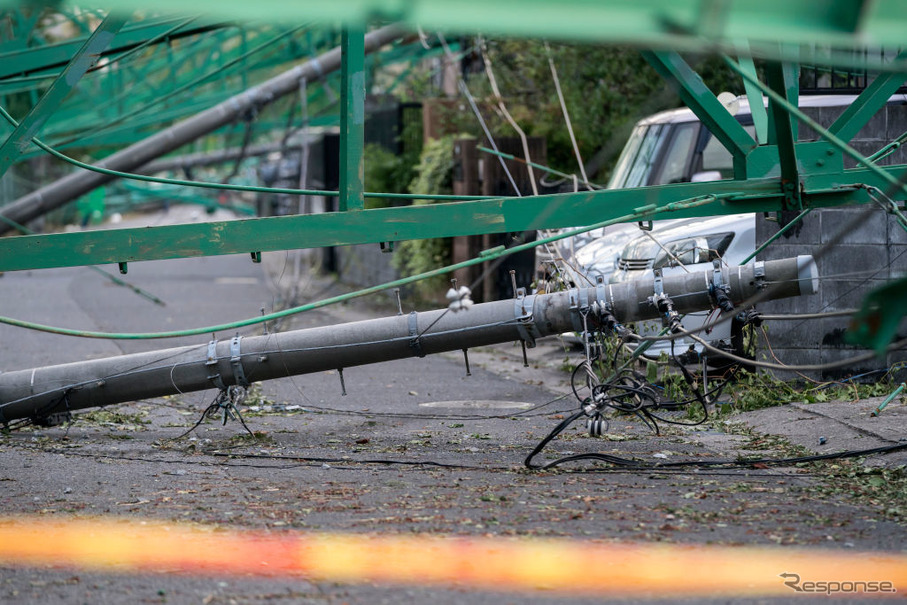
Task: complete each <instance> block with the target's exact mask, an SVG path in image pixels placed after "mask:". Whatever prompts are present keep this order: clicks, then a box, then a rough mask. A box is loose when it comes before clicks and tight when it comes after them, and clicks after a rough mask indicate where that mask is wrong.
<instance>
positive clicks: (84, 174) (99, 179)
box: [0, 25, 404, 234]
mask: <svg viewBox="0 0 907 605" xmlns="http://www.w3.org/2000/svg"><path fill="white" fill-rule="evenodd" d="M403 35H404V31H403V30H402V29H401V28H400V27H398V26H396V25H388V26H385V27H382V28H381V29H377V30H375V31H373V32H371V33H370V34H368V35H366V36H365V52H366V53H370V52H373V51H375V50H377V49H379V48H380V47H382V46H384V45H385V44H388V43H389V42H392V41H394V40H395V39H397V38H400V37H401V36H403ZM338 69H340V47H339V46H338V47H336V48H333V49H331V50H329V51H328V52H326V53H324V54H322V55H320V56H318V57H316V58H314V59H311V60H309V61H306V62H305V63H302V64H300V65H297V66H296V67H294V68H293V69H291V70H289V71H285V72H283V73H282V74H280V75H278V76H275V77H273V78H271V79H270V80H267V81H266V82H264V83H262V84H259V85H258V86H255V87H253V88H250V89H249V90H246V91H244V92H241V93H240V94H238V95H234V96H232V97H230V98H229V99H227V100H226V101H223V102H222V103H218V104H217V105H215V106H214V107H212V108H210V109H206V110H205V111H203V112H201V113H198V114H196V115H194V116H192V117H190V118H186V119H185V120H183V121H182V122H179V123H177V124H174V125H173V126H171V127H169V128H166V129H164V130H162V131H160V132H158V133H157V134H154V135H151V136H150V137H148V138H147V139H144V140H141V141H139V142H138V143H135V144H133V145H130V146H129V147H127V148H125V149H123V150H122V151H118V152H117V153H115V154H113V155H111V156H110V157H108V158H106V159H104V160H102V161H100V162H98V163H97V165H98V166H100V167H101V168H108V169H110V170H118V171H120V172H128V171H132V170H135V169H137V168H139V167H140V166H142V165H144V164H146V163H147V162H150V161H151V160H153V159H155V158H159V157H161V156H162V155H164V154H165V153H169V152H171V151H173V150H174V149H178V148H179V147H181V146H183V145H185V144H186V143H190V142H192V141H194V140H195V139H197V138H199V137H202V136H204V135H206V134H208V133H211V132H214V131H215V130H217V129H218V128H220V127H221V126H225V125H227V124H230V123H231V122H234V121H236V120H238V119H240V118H241V117H242V116H243V115H245V114H246V113H247V112H248V111H249V110H251V109H260V108H262V107H264V106H266V105H268V104H270V103H273V102H274V101H276V100H277V99H279V98H281V97H283V96H284V95H287V94H290V93H294V92H296V91H297V90H298V89H299V82H300V81H302V80H303V79H305V80H307V81H309V82H313V81H316V80H318V79H319V78H321V77H322V76H323V75H324V74H327V73H330V72H332V71H336V70H338ZM114 178H115V177H112V176H108V175H105V174H99V173H97V172H90V171H79V172H74V173H73V174H70V175H68V176H65V177H63V178H61V179H59V180H57V181H54V182H53V183H50V184H49V185H45V186H44V187H41V188H40V189H37V190H36V191H33V192H31V193H29V194H28V195H25V196H23V197H21V198H19V199H17V200H15V201H13V202H12V203H10V204H8V205H6V206H4V207H3V209H2V211H0V214H3V216H5V217H6V218H8V219H10V220H11V221H15V222H17V223H19V224H20V225H24V224H26V223H28V222H29V221H31V220H33V219H35V218H37V217H39V216H42V215H43V214H45V213H47V212H49V211H51V210H53V209H55V208H59V207H60V206H62V205H63V204H65V203H66V202H69V201H71V200H74V199H76V198H77V197H79V196H80V195H83V194H85V193H88V192H89V191H91V190H92V189H94V188H96V187H99V186H101V185H103V184H104V183H106V182H108V181H111V180H113V179H114ZM11 228H12V227H10V226H9V225H7V224H6V223H4V222H0V234H3V233H5V232H7V231H9V230H10V229H11Z"/></svg>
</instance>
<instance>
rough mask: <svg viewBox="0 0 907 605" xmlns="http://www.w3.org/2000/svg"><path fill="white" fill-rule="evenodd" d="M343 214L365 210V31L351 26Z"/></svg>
mask: <svg viewBox="0 0 907 605" xmlns="http://www.w3.org/2000/svg"><path fill="white" fill-rule="evenodd" d="M340 79H341V90H340V211H341V212H345V211H347V210H362V209H363V208H364V207H365V201H364V198H363V196H362V192H363V185H362V181H363V179H364V178H365V165H364V163H363V161H364V160H363V148H364V147H365V31H364V30H363V29H362V28H361V27H357V26H350V27H347V28H345V29H344V30H343V34H342V37H341V40H340Z"/></svg>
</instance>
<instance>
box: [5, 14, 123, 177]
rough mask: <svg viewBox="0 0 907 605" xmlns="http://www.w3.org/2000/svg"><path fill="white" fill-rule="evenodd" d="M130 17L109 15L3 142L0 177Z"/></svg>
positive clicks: (96, 60)
mask: <svg viewBox="0 0 907 605" xmlns="http://www.w3.org/2000/svg"><path fill="white" fill-rule="evenodd" d="M126 20H127V18H126V17H124V16H121V15H118V14H111V15H108V16H107V18H105V19H104V20H103V21H102V22H101V24H100V25H99V26H98V28H97V29H96V30H94V32H92V34H91V36H89V37H88V40H86V41H85V44H83V45H82V47H81V48H80V49H79V52H77V53H76V54H75V56H73V58H72V59H71V60H70V61H69V64H68V65H67V66H66V68H65V69H64V70H63V71H62V73H60V75H59V76H58V77H57V78H56V79H55V80H54V81H53V83H52V84H51V85H50V87H49V88H48V89H47V90H46V91H45V92H44V95H43V96H42V97H41V100H39V101H38V103H37V104H36V105H35V106H34V107H32V108H31V110H30V111H29V112H28V114H27V115H26V116H25V117H24V118H22V120H20V121H19V126H18V127H17V128H16V129H15V130H14V131H13V133H12V134H11V135H9V136H8V137H7V138H6V141H5V142H4V143H3V144H2V145H0V176H3V174H5V173H6V171H7V170H8V169H9V167H10V166H12V165H13V164H14V163H15V162H16V160H18V159H19V156H20V155H22V152H23V151H25V150H26V149H27V148H28V146H29V145H30V144H31V140H32V137H35V136H37V134H38V133H39V132H40V131H41V128H42V127H43V126H44V123H45V122H46V121H47V120H48V118H50V116H51V115H53V113H54V112H55V111H56V110H57V108H58V107H60V105H61V104H62V103H63V100H64V99H66V97H67V96H68V95H69V93H70V92H72V89H73V88H75V87H76V85H78V83H79V80H81V79H82V76H83V75H85V72H87V71H88V70H89V69H91V68H92V67H94V66H95V64H97V62H98V60H99V59H100V58H101V53H102V52H104V50H105V49H106V48H107V47H108V46H110V43H111V42H112V41H113V38H114V36H115V35H116V33H117V32H118V31H120V28H122V27H123V26H124V25H126Z"/></svg>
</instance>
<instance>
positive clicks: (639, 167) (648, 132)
mask: <svg viewBox="0 0 907 605" xmlns="http://www.w3.org/2000/svg"><path fill="white" fill-rule="evenodd" d="M665 131H667V128H666V127H665V125H664V124H653V125H651V126H637V127H636V128H634V129H633V133H632V134H631V135H630V140H629V141H627V144H626V146H625V147H624V151H623V153H622V154H621V155H620V159H619V160H618V161H617V166H616V167H615V168H614V174H613V175H612V176H611V180H610V182H609V183H608V189H626V188H630V187H642V186H644V185H645V184H646V182H647V181H648V179H649V175H650V174H651V173H652V170H653V169H654V168H655V159H656V158H657V157H658V150H659V149H660V148H661V145H662V143H664V138H665V137H664V136H663V133H664V132H665Z"/></svg>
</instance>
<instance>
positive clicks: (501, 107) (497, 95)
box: [479, 38, 539, 195]
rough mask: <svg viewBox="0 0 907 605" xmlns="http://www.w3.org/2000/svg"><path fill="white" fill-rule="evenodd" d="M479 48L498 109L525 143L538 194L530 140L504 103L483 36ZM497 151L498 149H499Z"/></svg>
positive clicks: (532, 186) (533, 181) (534, 189)
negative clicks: (530, 153) (530, 151)
mask: <svg viewBox="0 0 907 605" xmlns="http://www.w3.org/2000/svg"><path fill="white" fill-rule="evenodd" d="M479 48H480V49H481V52H482V61H484V63H485V74H486V75H487V76H488V82H489V84H491V90H492V92H493V93H494V97H495V101H497V105H498V109H499V110H500V111H501V114H502V115H503V116H504V119H506V120H507V123H508V124H510V126H511V128H513V129H514V130H515V131H516V133H517V135H518V136H519V137H520V141H521V142H522V144H523V155H525V156H526V170H527V171H528V172H529V186H530V187H531V188H532V195H538V194H539V189H538V185H537V184H536V181H535V172H534V171H533V170H532V158H531V157H529V141H528V140H527V139H526V133H525V132H523V129H522V128H520V125H519V124H517V123H516V120H514V119H513V116H512V115H510V112H509V111H507V106H506V105H505V104H504V98H503V97H502V96H501V91H500V89H498V82H497V80H496V79H495V77H494V70H493V69H492V67H491V58H490V57H489V56H488V49H487V48H486V46H485V41H484V40H483V39H481V38H480V39H479ZM495 151H497V149H496V150H495Z"/></svg>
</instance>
